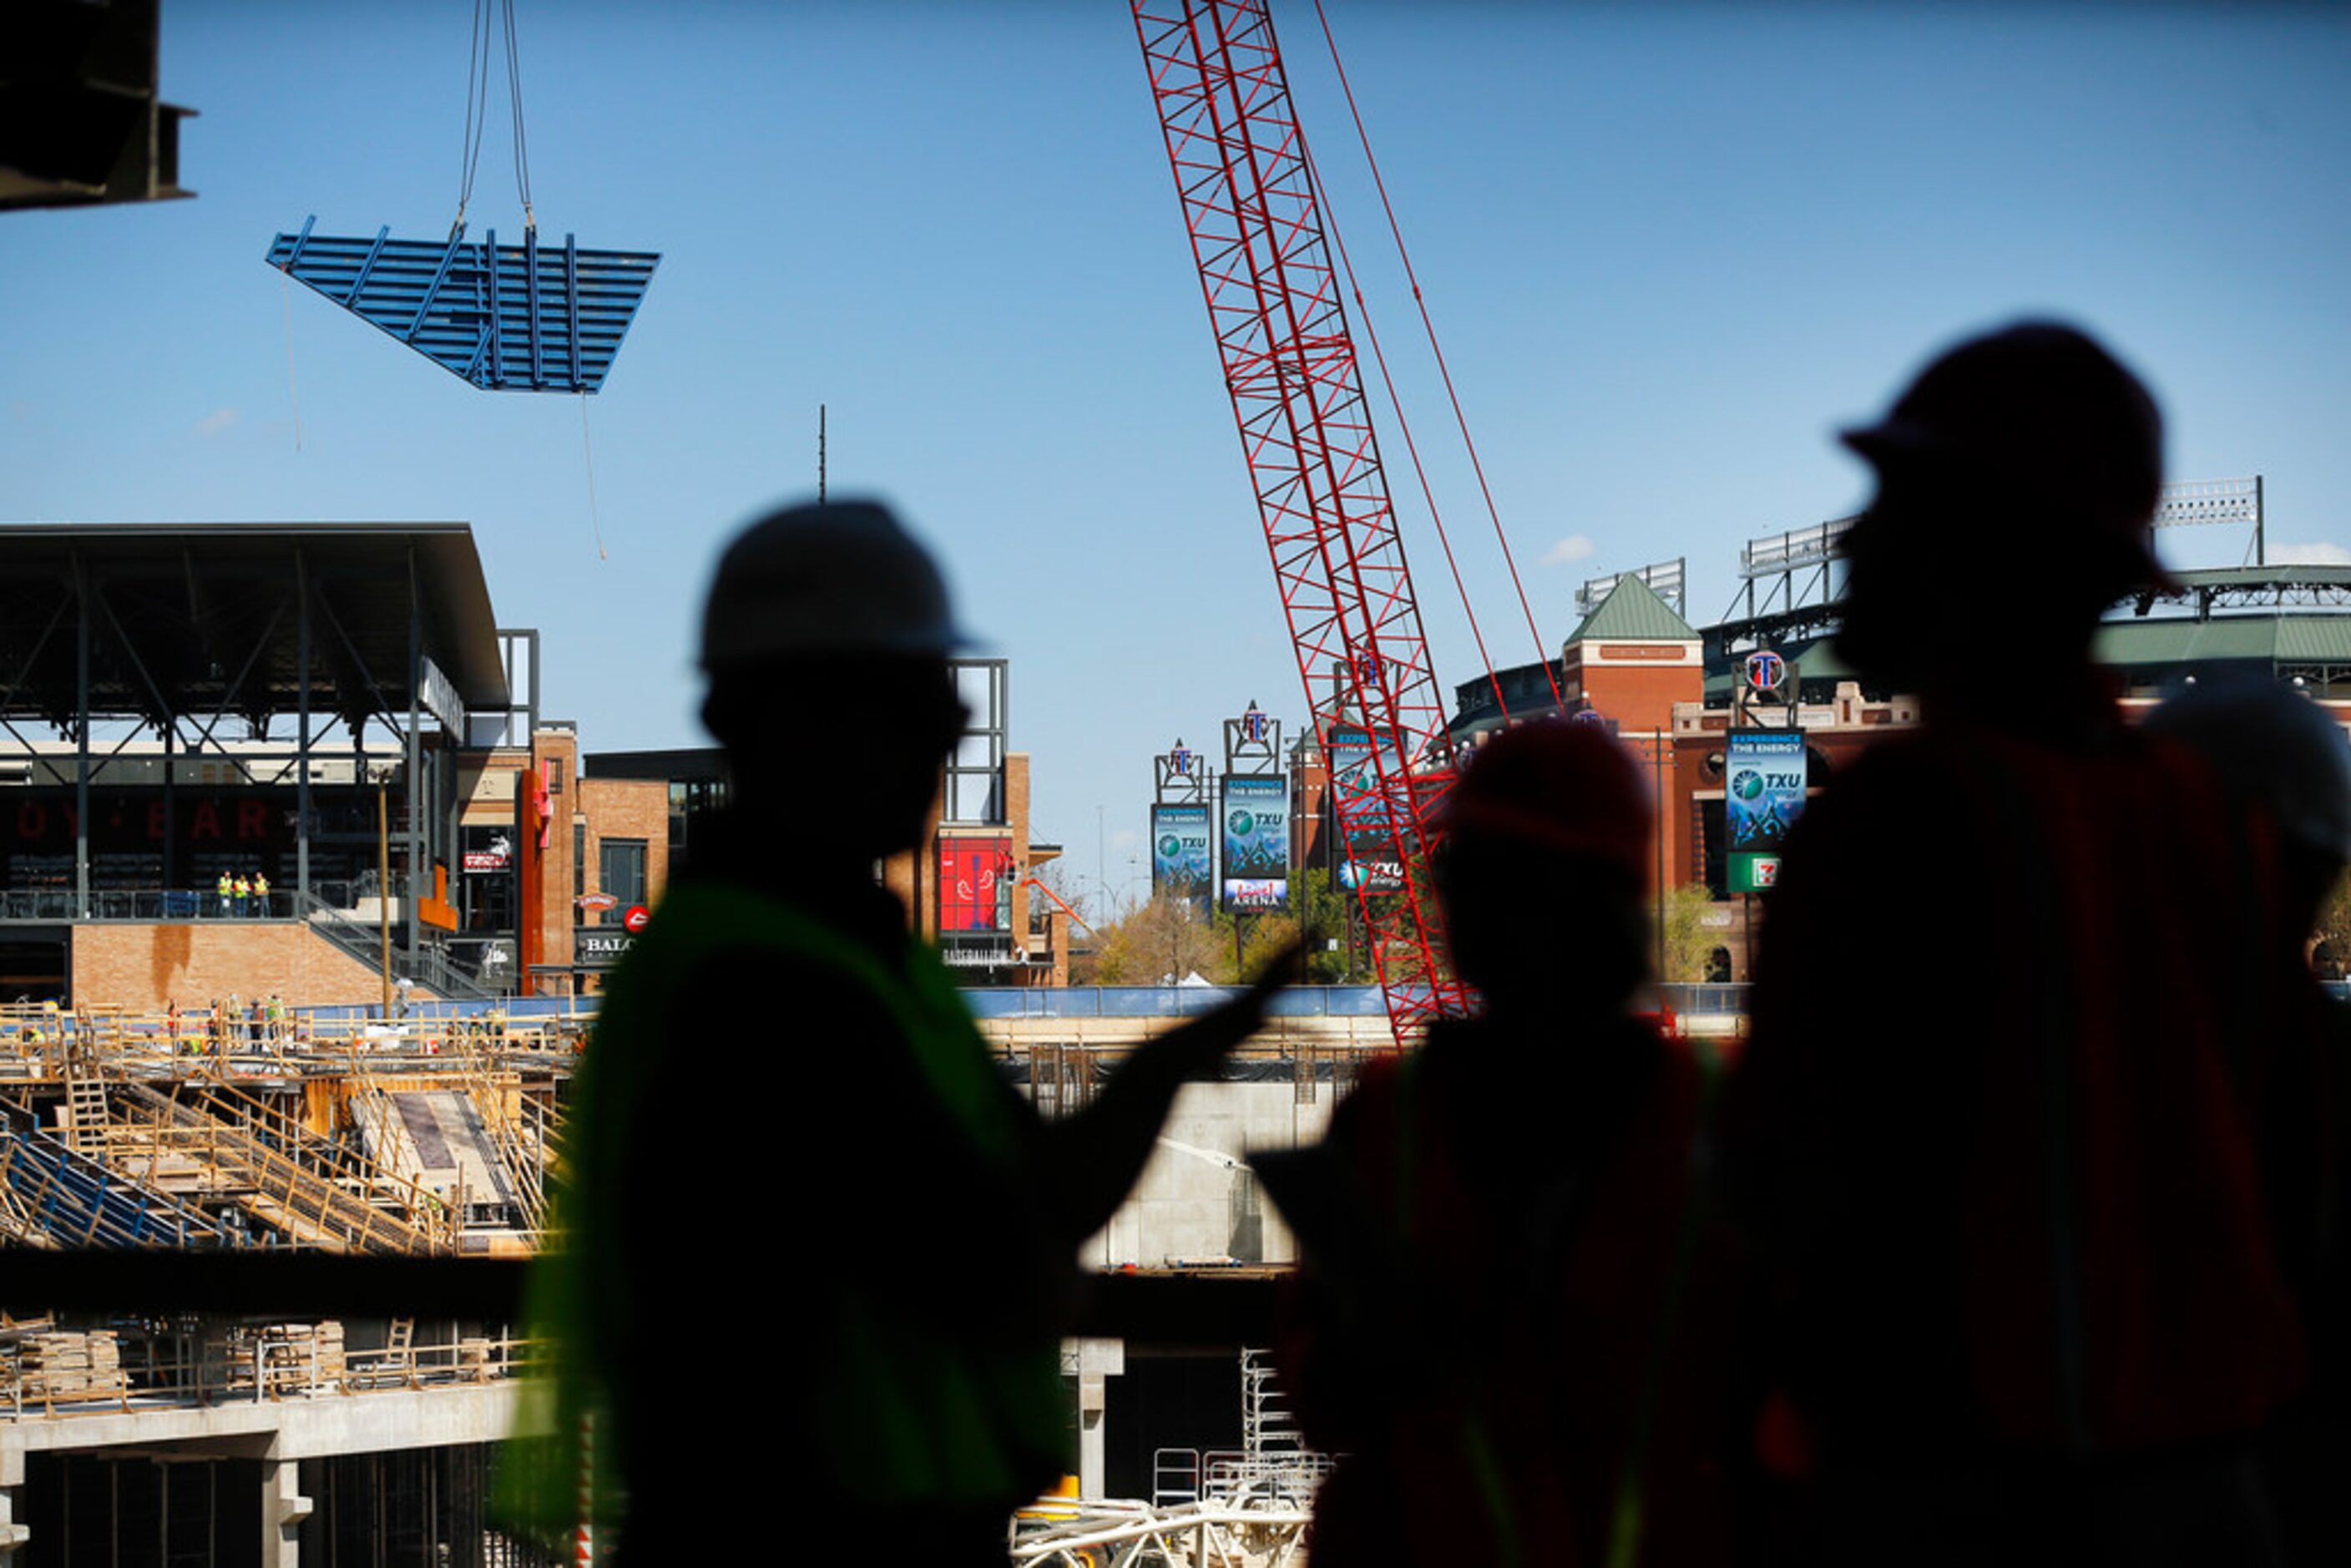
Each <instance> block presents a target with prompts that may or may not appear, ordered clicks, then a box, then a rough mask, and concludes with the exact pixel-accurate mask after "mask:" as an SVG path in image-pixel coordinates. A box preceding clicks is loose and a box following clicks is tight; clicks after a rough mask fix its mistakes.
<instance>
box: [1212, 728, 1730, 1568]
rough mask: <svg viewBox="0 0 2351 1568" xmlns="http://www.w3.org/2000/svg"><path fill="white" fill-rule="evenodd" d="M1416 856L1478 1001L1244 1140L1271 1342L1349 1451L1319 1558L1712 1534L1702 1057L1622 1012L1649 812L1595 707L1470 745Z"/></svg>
mask: <svg viewBox="0 0 2351 1568" xmlns="http://www.w3.org/2000/svg"><path fill="white" fill-rule="evenodd" d="M1443 821H1444V829H1445V832H1446V837H1445V839H1444V840H1443V841H1442V843H1441V845H1440V847H1439V849H1438V850H1437V857H1436V860H1435V862H1434V870H1435V874H1436V878H1437V888H1438V892H1439V895H1440V897H1441V899H1442V901H1443V905H1444V913H1445V919H1446V925H1447V932H1448V934H1449V940H1450V946H1451V951H1452V955H1453V961H1454V964H1455V967H1457V969H1458V972H1459V974H1460V975H1461V977H1463V978H1464V979H1466V980H1468V981H1469V982H1470V983H1471V984H1472V985H1474V986H1475V987H1476V988H1477V989H1478V992H1479V996H1480V997H1481V998H1482V999H1483V1004H1484V1010H1483V1011H1482V1013H1480V1015H1479V1016H1478V1017H1476V1018H1474V1019H1468V1020H1464V1021H1458V1022H1440V1023H1438V1024H1436V1025H1434V1026H1432V1027H1431V1029H1430V1030H1429V1032H1428V1037H1427V1040H1426V1043H1425V1044H1423V1045H1422V1046H1421V1047H1420V1048H1419V1050H1417V1051H1415V1052H1413V1053H1411V1054H1410V1055H1407V1056H1404V1057H1401V1058H1391V1059H1387V1060H1384V1061H1379V1062H1376V1063H1374V1065H1373V1066H1372V1067H1371V1068H1369V1069H1367V1070H1366V1071H1365V1074H1364V1078H1363V1080H1362V1082H1361V1083H1360V1084H1359V1085H1358V1087H1357V1088H1356V1089H1355V1090H1354V1091H1353V1092H1352V1093H1351V1094H1350V1095H1349V1096H1348V1097H1347V1099H1346V1100H1345V1101H1344V1102H1343V1103H1342V1104H1341V1105H1340V1107H1339V1109H1338V1111H1337V1112H1336V1113H1335V1114H1334V1115H1333V1117H1332V1125H1331V1131H1330V1134H1329V1136H1328V1138H1327V1139H1326V1140H1325V1141H1324V1143H1323V1144H1322V1145H1321V1146H1319V1147H1318V1148H1315V1149H1311V1150H1307V1151H1303V1152H1301V1153H1299V1154H1296V1155H1261V1156H1259V1159H1258V1162H1257V1163H1258V1166H1259V1170H1260V1171H1261V1172H1262V1173H1263V1176H1264V1177H1265V1181H1266V1186H1267V1190H1268V1192H1269V1194H1270V1196H1271V1197H1273V1199H1274V1200H1275V1202H1276V1203H1277V1204H1278V1205H1279V1206H1280V1207H1281V1209H1282V1212H1283V1215H1284V1217H1285V1218H1287V1219H1288V1220H1289V1221H1290V1224H1291V1226H1292V1228H1293V1229H1294V1230H1295V1231H1296V1233H1297V1235H1298V1238H1299V1245H1300V1249H1301V1280H1300V1284H1299V1287H1298V1289H1297V1290H1296V1291H1295V1292H1294V1293H1293V1296H1292V1299H1291V1302H1290V1308H1289V1310H1288V1312H1287V1313H1286V1327H1285V1330H1284V1332H1283V1334H1282V1336H1281V1344H1282V1357H1281V1362H1282V1369H1283V1374H1284V1377H1285V1381H1286V1383H1287V1385H1288V1386H1289V1387H1290V1391H1291V1392H1292V1393H1293V1394H1294V1396H1295V1397H1296V1401H1297V1405H1298V1408H1299V1411H1300V1418H1301V1426H1302V1427H1303V1428H1304V1430H1305V1432H1306V1435H1307V1437H1308V1438H1309V1440H1310V1441H1311V1442H1312V1443H1313V1444H1314V1445H1315V1447H1316V1448H1319V1449H1322V1450H1323V1451H1325V1452H1332V1453H1335V1454H1338V1455H1339V1456H1341V1457H1340V1458H1338V1459H1337V1461H1336V1468H1335V1469H1334V1470H1333V1473H1332V1476H1331V1477H1330V1479H1328V1480H1327V1481H1326V1482H1325V1483H1324V1484H1323V1486H1322V1490H1321V1492H1320V1494H1319V1496H1318V1500H1317V1502H1316V1511H1315V1521H1314V1525H1313V1531H1312V1534H1311V1538H1310V1545H1309V1550H1310V1551H1311V1553H1312V1555H1313V1558H1314V1562H1315V1563H1316V1564H1317V1568H1359V1565H1361V1564H1366V1563H1378V1564H1388V1563H1394V1564H1399V1565H1401V1564H1407V1563H1411V1564H1422V1563H1447V1562H1450V1563H1515V1564H1520V1565H1521V1568H1528V1565H1534V1564H1546V1563H1562V1564H1564V1563H1619V1564H1625V1565H1627V1568H1630V1565H1631V1564H1635V1563H1719V1562H1722V1561H1724V1560H1726V1558H1727V1556H1728V1553H1729V1535H1730V1524H1729V1487H1728V1482H1727V1479H1726V1478H1725V1475H1724V1471H1723V1469H1722V1467H1721V1465H1720V1464H1719V1462H1718V1461H1719V1456H1720V1455H1721V1453H1722V1452H1723V1448H1724V1445H1723V1442H1722V1437H1723V1430H1724V1429H1723V1427H1722V1422H1723V1421H1724V1419H1725V1418H1726V1415H1727V1411H1728V1407H1729V1402H1728V1400H1727V1399H1726V1398H1725V1397H1724V1396H1723V1395H1722V1392H1721V1391H1722V1387H1723V1375H1724V1368H1725V1365H1726V1363H1727V1360H1728V1354H1727V1352H1728V1344H1729V1333H1728V1322H1727V1318H1726V1313H1727V1311H1728V1308H1729V1303H1730V1301H1731V1299H1732V1297H1733V1295H1734V1291H1732V1289H1731V1288H1730V1287H1729V1282H1728V1280H1727V1274H1728V1271H1729V1270H1728V1252H1727V1249H1725V1248H1724V1246H1723V1245H1722V1241H1721V1234H1722V1233H1721V1232H1720V1230H1719V1228H1717V1227H1716V1226H1714V1225H1713V1224H1712V1222H1711V1220H1710V1218H1709V1217H1708V1205H1707V1202H1706V1196H1705V1194H1704V1192H1703V1190H1702V1188H1701V1184H1700V1182H1699V1180H1698V1172H1699V1165H1700V1159H1701V1154H1702V1142H1703V1124H1704V1122H1705V1120H1706V1114H1707V1106H1708V1102H1709V1099H1710V1086H1711V1083H1712V1081H1713V1076H1714V1074H1713V1066H1712V1063H1711V1061H1708V1060H1703V1059H1701V1058H1700V1057H1698V1055H1696V1054H1693V1052H1692V1051H1691V1050H1690V1049H1689V1048H1688V1047H1687V1044H1686V1043H1684V1042H1679V1041H1669V1040H1661V1039H1660V1038H1658V1036H1657V1034H1656V1032H1655V1030H1653V1029H1652V1028H1651V1027H1649V1025H1648V1024H1647V1023H1646V1022H1645V1021H1643V1020H1642V1019H1639V1018H1638V1017H1636V1016H1635V1014H1634V1013H1633V1012H1632V1010H1631V1009H1632V1005H1633V1002H1634V998H1635V991H1636V989H1637V988H1638V987H1639V986H1640V984H1641V981H1642V979H1643V978H1644V977H1645V975H1646V971H1647V964H1646V954H1647V953H1648V951H1649V947H1650V943H1649V940H1648V926H1647V921H1646V912H1645V910H1644V906H1643V897H1642V894H1643V885H1644V874H1643V867H1644V865H1645V863H1646V851H1647V844H1648V835H1649V831H1650V823H1651V812H1650V808H1649V803H1648V800H1647V798H1646V790H1645V789H1644V788H1643V785H1642V782H1641V779H1640V777H1639V774H1638V771H1637V770H1636V769H1635V767H1634V766H1633V763H1632V760H1631V758H1629V757H1627V756H1626V754H1625V751H1624V749H1623V748H1622V747H1620V746H1619V745H1618V744H1617V743H1616V741H1615V740H1614V738H1613V737H1610V736H1608V735H1607V734H1606V733H1605V732H1604V731H1603V730H1601V729H1599V728H1597V727H1591V726H1585V725H1578V724H1571V723H1566V722H1562V721H1559V720H1542V721H1538V722H1536V723H1532V724H1528V725H1524V726H1522V727H1518V728H1514V729H1510V730H1508V731H1506V732H1504V733H1503V734H1501V735H1499V736H1498V737H1495V738H1494V739H1492V740H1490V741H1489V742H1488V743H1486V744H1485V745H1484V746H1482V747H1479V749H1478V750H1477V751H1476V752H1475V753H1474V754H1472V756H1471V758H1470V759H1469V761H1468V764H1467V766H1466V767H1465V768H1464V769H1463V772H1462V775H1461V778H1460V780H1459V782H1458V784H1457V785H1456V786H1455V787H1454V789H1453V791H1452V792H1451V794H1450V795H1449V796H1448V797H1447V800H1446V803H1445V806H1444V819H1443Z"/></svg>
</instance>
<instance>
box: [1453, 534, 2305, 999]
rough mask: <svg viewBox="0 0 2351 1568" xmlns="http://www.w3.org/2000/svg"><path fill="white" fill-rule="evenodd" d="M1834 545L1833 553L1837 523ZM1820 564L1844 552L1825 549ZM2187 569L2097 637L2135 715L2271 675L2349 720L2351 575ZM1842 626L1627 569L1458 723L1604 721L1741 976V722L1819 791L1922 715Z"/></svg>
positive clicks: (1744, 947) (1817, 613) (1468, 687)
mask: <svg viewBox="0 0 2351 1568" xmlns="http://www.w3.org/2000/svg"><path fill="white" fill-rule="evenodd" d="M1830 528H1834V525H1831V526H1830ZM1826 543H1827V544H1828V545H1830V546H1833V544H1834V534H1833V533H1831V534H1829V536H1828V538H1827V540H1826ZM1821 559H1822V562H1823V564H1826V563H1829V562H1831V561H1833V559H1834V556H1833V554H1832V553H1828V552H1826V551H1824V553H1823V556H1822V558H1821ZM2177 575H2178V578H2179V589H2178V590H2177V591H2175V592H2173V593H2171V594H2168V595H2162V596H2150V597H2149V598H2148V599H2147V600H2146V601H2137V602H2133V603H2130V604H2126V605H2123V606H2119V607H2117V609H2116V612H2115V613H2114V614H2113V615H2112V616H2110V617H2109V619H2108V621H2107V622H2106V623H2105V625H2104V626H2103V627H2102V628H2101V629H2100V632H2099V633H2098V637H2097V641H2096V643H2095V653H2096V655H2097V658H2098V660H2099V662H2100V663H2101V664H2103V665H2104V666H2105V668H2106V670H2107V671H2108V672H2109V674H2111V676H2112V678H2113V681H2114V684H2115V687H2116V692H2117V693H2118V695H2120V697H2121V700H2122V703H2123V706H2124V709H2125V712H2126V714H2128V713H2136V712H2140V711H2144V710H2145V709H2147V708H2148V707H2151V706H2154V705H2155V704H2156V703H2157V702H2158V701H2159V700H2160V699H2161V697H2162V695H2164V694H2165V693H2166V692H2168V691H2169V690H2171V689H2174V688H2175V687H2176V686H2177V685H2179V684H2180V683H2183V682H2186V681H2189V680H2193V679H2212V678H2215V677H2220V678H2239V679H2243V678H2260V679H2269V680H2275V681H2280V682H2284V683H2287V684H2290V685H2293V686H2294V688H2295V689H2297V690H2300V691H2303V692H2304V693H2306V694H2307V695H2309V696H2310V697H2311V698H2312V699H2313V700H2314V701H2315V702H2318V703H2319V704H2321V705H2322V706H2325V708H2326V709H2327V710H2328V711H2329V713H2330V714H2332V715H2333V716H2335V719H2336V720H2337V721H2338V722H2340V723H2343V724H2344V725H2345V726H2346V728H2351V568H2343V567H2332V566H2303V565H2294V566H2252V567H2239V568H2231V569H2222V570H2209V571H2187V572H2181V573H2179V574H2177ZM1826 582H1827V579H1826V578H1825V576H1824V577H1823V583H1824V584H1825V583H1826ZM1837 619H1838V613H1837V601H1836V599H1835V597H1834V594H1833V593H1823V594H1822V595H1820V596H1819V597H1818V598H1817V599H1816V600H1815V601H1813V602H1809V603H1800V604H1797V605H1795V606H1794V607H1792V608H1786V609H1781V610H1777V611H1775V612H1773V613H1771V614H1767V615H1750V616H1748V617H1744V618H1741V619H1738V620H1734V621H1729V622H1723V623H1721V624H1719V625H1717V626H1714V627H1711V628H1708V629H1707V630H1705V631H1703V632H1701V631H1699V630H1698V629H1696V628H1693V627H1692V626H1691V625H1690V624H1689V622H1687V620H1685V619H1684V618H1683V617H1682V615H1681V614H1680V613H1679V612H1677V611H1676V610H1675V609H1674V608H1673V607H1672V606H1671V605H1669V604H1667V603H1666V602H1665V601H1663V600H1661V599H1660V598H1659V597H1658V595H1657V594H1656V592H1655V591H1652V590H1651V589H1650V587H1649V586H1648V584H1647V583H1646V582H1645V581H1644V580H1642V579H1641V578H1640V577H1638V576H1636V575H1627V576H1625V577H1623V578H1620V579H1618V580H1616V581H1615V583H1614V586H1613V588H1611V589H1609V591H1607V594H1606V597H1605V598H1604V599H1603V600H1602V601H1601V602H1600V603H1598V604H1597V605H1595V606H1594V607H1593V610H1592V611H1591V612H1590V613H1589V614H1587V615H1586V616H1585V617H1584V618H1583V622H1582V623H1581V624H1579V625H1578V626H1577V627H1576V628H1575V630H1574V631H1573V632H1571V633H1570V634H1569V635H1568V637H1567V639H1566V642H1565V643H1564V644H1563V645H1562V650H1561V656H1560V658H1559V660H1558V661H1557V662H1556V663H1554V664H1552V665H1550V666H1548V669H1546V666H1544V665H1541V664H1528V665H1522V666H1520V667H1517V668H1514V669H1510V670H1504V671H1500V672H1498V673H1497V674H1496V676H1495V678H1494V680H1492V681H1486V680H1479V681H1473V682H1468V683H1464V684H1462V685H1459V686H1458V687H1457V688H1456V695H1455V703H1456V714H1455V717H1454V719H1453V721H1452V724H1451V726H1450V728H1451V732H1452V734H1453V736H1454V737H1455V739H1456V741H1457V742H1458V743H1459V744H1462V745H1465V746H1473V747H1474V746H1475V745H1476V744H1477V743H1478V742H1479V739H1480V738H1481V737H1484V736H1486V735H1489V734H1491V733H1493V732H1494V731H1496V730H1497V729H1499V728H1500V727H1503V726H1504V725H1505V724H1507V723H1517V722H1522V721H1524V720H1525V719H1527V718H1529V717H1532V716H1537V715H1541V714H1549V713H1553V712H1557V711H1560V706H1559V705H1563V706H1564V711H1566V712H1567V713H1569V714H1571V715H1582V714H1592V715H1596V716H1598V720H1599V721H1600V722H1605V723H1607V724H1608V725H1609V726H1610V727H1612V728H1613V729H1614V732H1615V733H1616V734H1617V735H1618V736H1619V737H1621V738H1622V739H1623V740H1624V741H1625V744H1626V745H1627V746H1628V747H1630V748H1631V750H1632V751H1633V754H1634V756H1635V759H1636V760H1637V761H1638V762H1640V763H1641V764H1642V766H1643V767H1644V768H1646V769H1647V770H1648V771H1649V773H1650V776H1651V779H1652V782H1653V785H1654V787H1655V791H1656V800H1658V802H1659V812H1658V833H1657V836H1656V840H1655V841H1654V842H1653V843H1652V845H1651V855H1650V857H1649V863H1650V864H1651V865H1652V866H1653V867H1654V868H1655V869H1654V870H1653V872H1652V873H1651V874H1652V881H1653V883H1659V884H1662V885H1664V886H1667V887H1682V886H1691V885H1696V886H1702V887H1705V888H1706V889H1707V890H1708V892H1709V893H1710V894H1712V895H1713V899H1714V901H1715V902H1714V904H1713V907H1712V908H1711V909H1710V910H1709V911H1708V913H1707V915H1706V917H1705V920H1706V928H1707V930H1708V934H1709V936H1712V937H1713V938H1715V945H1716V952H1715V955H1714V962H1713V964H1712V965H1711V966H1710V967H1712V969H1713V971H1714V975H1715V977H1719V978H1724V979H1740V980H1743V979H1745V978H1747V977H1748V960H1749V946H1750V945H1749V941H1748V929H1749V922H1750V917H1751V916H1752V915H1755V913H1756V910H1755V905H1754V904H1753V903H1752V901H1750V900H1749V899H1747V898H1745V897H1743V896H1741V895H1739V894H1735V893H1734V892H1733V891H1732V878H1731V877H1730V875H1729V866H1728V862H1729V853H1730V849H1729V842H1728V831H1727V816H1726V810H1725V800H1726V795H1727V786H1728V783H1729V778H1728V775H1729V757H1728V755H1727V753H1728V748H1729V747H1728V737H1729V735H1730V733H1731V732H1732V731H1733V730H1734V729H1738V728H1749V727H1753V728H1763V729H1771V730H1777V731H1780V732H1782V733H1785V732H1787V731H1789V730H1791V729H1792V730H1794V731H1795V732H1797V733H1799V734H1801V735H1802V750H1803V756H1804V761H1805V775H1806V779H1805V782H1806V786H1807V788H1806V791H1805V792H1806V793H1807V794H1817V793H1818V792H1819V790H1820V789H1821V788H1822V787H1823V785H1825V784H1826V783H1827V781H1828V780H1829V779H1832V778H1833V777H1834V775H1835V774H1836V772H1837V770H1838V769H1839V768H1843V767H1844V766H1846V765H1847V764H1849V763H1850V762H1851V761H1852V759H1853V758H1855V757H1856V756H1858V755H1859V754H1860V752H1861V751H1862V750H1863V749H1865V747H1868V746H1870V745H1871V744H1873V743H1874V742H1876V740H1878V739H1880V738H1882V737H1885V736H1886V735H1888V734H1892V733H1895V732H1896V731H1898V730H1901V729H1904V728H1907V727H1910V726H1912V725H1915V724H1916V723H1917V720H1918V705H1917V700H1916V699H1915V698H1914V697H1912V696H1910V695H1907V694H1904V693H1900V692H1888V691H1876V690H1872V689H1869V688H1867V687H1866V686H1865V685H1864V684H1863V683H1862V682H1860V681H1859V680H1857V679H1856V678H1855V674H1854V672H1853V671H1851V670H1850V669H1848V668H1846V667H1845V666H1844V664H1843V663H1842V662H1841V661H1839V660H1838V658H1837V656H1836V653H1835V649H1834V634H1835V628H1836V624H1837ZM1999 634H2000V632H1999V626H1998V618H1997V614H1996V613H1992V612H1989V611H1988V613H1987V616H1986V629H1985V635H1986V636H1987V637H1997V636H1998V635H1999ZM1759 651H1761V652H1767V653H1772V654H1776V655H1777V656H1778V660H1779V666H1780V670H1781V673H1782V680H1781V681H1780V683H1779V684H1778V685H1776V686H1775V687H1773V688H1771V689H1770V690H1762V691H1759V690H1756V689H1755V688H1754V687H1753V685H1752V684H1751V679H1750V672H1749V669H1748V655H1749V654H1750V653H1756V652H1759ZM1554 681H1555V682H1556V683H1557V687H1558V692H1559V705H1555V704H1554V703H1553V700H1552V683H1553V682H1554ZM1497 687H1499V696H1498V695H1497ZM1505 705H1507V708H1508V717H1507V718H1506V717H1505V716H1504V712H1503V709H1504V706H1505Z"/></svg>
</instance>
